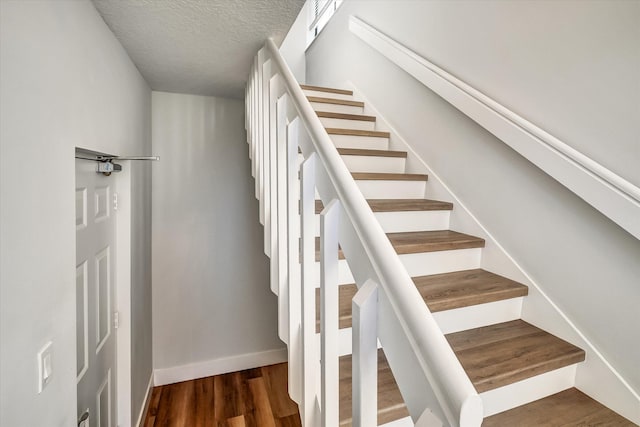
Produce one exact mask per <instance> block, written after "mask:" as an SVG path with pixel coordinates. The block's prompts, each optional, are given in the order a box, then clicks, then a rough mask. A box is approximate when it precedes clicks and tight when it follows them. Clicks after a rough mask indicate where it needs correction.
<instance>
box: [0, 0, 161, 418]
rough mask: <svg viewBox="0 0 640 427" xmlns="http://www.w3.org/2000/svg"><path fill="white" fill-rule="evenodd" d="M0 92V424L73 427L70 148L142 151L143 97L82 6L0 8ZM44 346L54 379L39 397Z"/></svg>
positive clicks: (140, 302)
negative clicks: (39, 362)
mask: <svg viewBox="0 0 640 427" xmlns="http://www.w3.org/2000/svg"><path fill="white" fill-rule="evenodd" d="M0 93H1V94H2V95H1V97H0V98H1V99H0V153H1V154H0V164H1V168H0V195H1V205H0V232H1V235H2V239H1V243H0V255H1V257H0V282H1V283H0V341H1V342H0V425H2V426H7V427H9V426H72V425H76V399H75V396H76V373H75V369H76V361H75V354H76V352H75V287H74V283H75V225H74V216H75V211H74V209H75V200H74V192H75V191H74V190H75V168H74V164H75V162H74V149H75V147H84V148H89V149H94V150H99V151H105V152H109V153H115V154H146V153H147V152H148V150H149V149H150V138H149V137H150V90H149V88H148V86H147V84H146V83H145V81H144V80H143V78H142V77H141V76H140V74H139V73H138V71H137V69H136V68H135V66H134V65H133V63H132V62H131V61H130V59H129V57H128V56H127V54H126V52H125V51H124V49H123V48H122V47H121V46H120V44H119V43H118V41H117V40H116V38H115V37H114V36H113V34H112V33H111V31H109V29H108V28H107V26H106V25H105V24H104V22H103V21H102V18H101V17H100V16H99V15H98V13H97V12H96V10H95V9H94V7H93V5H92V4H91V3H90V2H88V1H76V0H73V1H64V0H57V1H2V2H0ZM132 169H133V171H132V193H133V195H134V197H135V206H134V207H133V212H132V227H133V230H132V234H133V236H132V246H133V247H132V260H131V264H132V265H133V266H134V268H133V272H132V287H133V290H132V292H133V305H134V306H133V308H132V310H133V311H134V312H135V313H136V315H135V316H136V317H135V318H134V320H133V339H134V340H136V342H134V343H133V347H134V352H133V353H134V354H133V357H132V368H133V375H132V388H133V392H134V396H133V400H134V402H133V405H132V412H133V413H134V414H135V415H134V416H137V412H139V409H140V406H141V402H142V397H143V395H142V394H141V393H142V390H143V389H144V388H145V387H146V385H147V383H148V380H149V376H150V374H151V346H150V342H149V340H148V338H144V337H148V336H150V334H151V322H150V320H151V319H150V307H149V301H150V296H149V290H150V284H149V276H150V274H149V270H150V264H149V260H150V257H149V252H150V247H149V231H150V230H149V227H148V224H149V222H150V218H149V215H150V209H149V206H150V203H149V202H150V200H149V191H148V190H149V185H150V180H149V178H150V174H149V170H148V169H144V168H143V167H140V166H137V165H132ZM141 337H142V338H141ZM49 340H52V341H53V349H54V350H53V351H54V355H53V358H54V359H53V365H54V366H53V367H54V374H53V375H54V376H53V380H52V382H51V383H50V384H49V386H48V387H47V388H46V389H45V390H44V391H43V393H42V394H39V395H38V394H37V363H36V353H37V352H38V350H39V349H40V348H41V347H42V345H44V344H45V343H46V342H47V341H49Z"/></svg>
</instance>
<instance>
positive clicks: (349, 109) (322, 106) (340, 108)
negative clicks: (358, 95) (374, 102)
mask: <svg viewBox="0 0 640 427" xmlns="http://www.w3.org/2000/svg"><path fill="white" fill-rule="evenodd" d="M311 107H312V108H313V110H314V111H328V112H330V113H344V114H362V113H363V110H364V108H363V107H356V106H353V105H341V104H326V103H324V102H312V103H311Z"/></svg>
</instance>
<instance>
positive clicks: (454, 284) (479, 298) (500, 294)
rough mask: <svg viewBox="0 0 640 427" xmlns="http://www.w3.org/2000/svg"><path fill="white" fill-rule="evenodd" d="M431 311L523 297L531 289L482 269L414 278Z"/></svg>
mask: <svg viewBox="0 0 640 427" xmlns="http://www.w3.org/2000/svg"><path fill="white" fill-rule="evenodd" d="M412 279H413V282H414V283H415V284H416V287H417V288H418V291H419V292H420V295H421V296H422V298H423V299H424V300H425V302H426V303H427V306H428V307H429V310H431V312H434V313H435V312H438V311H444V310H452V309H454V308H461V307H468V306H471V305H478V304H485V303H489V302H495V301H502V300H506V299H510V298H518V297H523V296H526V295H527V294H528V291H529V288H527V287H526V286H524V285H523V284H521V283H518V282H516V281H513V280H511V279H507V278H506V277H503V276H499V275H497V274H494V273H491V272H489V271H486V270H482V269H474V270H464V271H454V272H451V273H443V274H433V275H429V276H418V277H413V278H412Z"/></svg>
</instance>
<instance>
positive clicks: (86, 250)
mask: <svg viewBox="0 0 640 427" xmlns="http://www.w3.org/2000/svg"><path fill="white" fill-rule="evenodd" d="M114 183H115V177H114V176H104V175H103V174H98V173H96V162H94V161H90V160H80V159H76V268H77V269H76V342H77V360H78V362H77V375H78V419H79V420H80V418H81V417H82V416H83V414H84V413H85V412H87V411H88V414H89V418H88V424H82V425H83V426H85V425H88V426H90V427H114V426H115V425H116V420H117V418H116V402H117V399H116V383H115V380H116V337H115V332H116V331H115V329H114V323H113V321H114V310H115V307H114V305H115V301H116V298H115V297H116V295H115V280H116V256H115V255H116V254H115V250H116V217H115V211H114V209H113V208H114V204H113V197H114V194H115V187H114Z"/></svg>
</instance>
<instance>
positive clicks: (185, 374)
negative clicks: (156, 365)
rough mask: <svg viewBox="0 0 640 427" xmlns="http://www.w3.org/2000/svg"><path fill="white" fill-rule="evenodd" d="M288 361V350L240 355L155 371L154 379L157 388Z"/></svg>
mask: <svg viewBox="0 0 640 427" xmlns="http://www.w3.org/2000/svg"><path fill="white" fill-rule="evenodd" d="M286 361H287V349H286V348H281V349H277V350H267V351H262V352H258V353H247V354H240V355H238V356H231V357H225V358H222V359H212V360H206V361H203V362H198V363H191V364H188V365H181V366H173V367H171V368H161V369H155V370H154V374H153V378H154V384H155V385H156V386H160V385H166V384H172V383H177V382H180V381H188V380H193V379H196V378H204V377H210V376H213V375H220V374H226V373H228V372H235V371H242V370H244V369H251V368H257V367H259V366H268V365H274V364H276V363H282V362H286Z"/></svg>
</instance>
